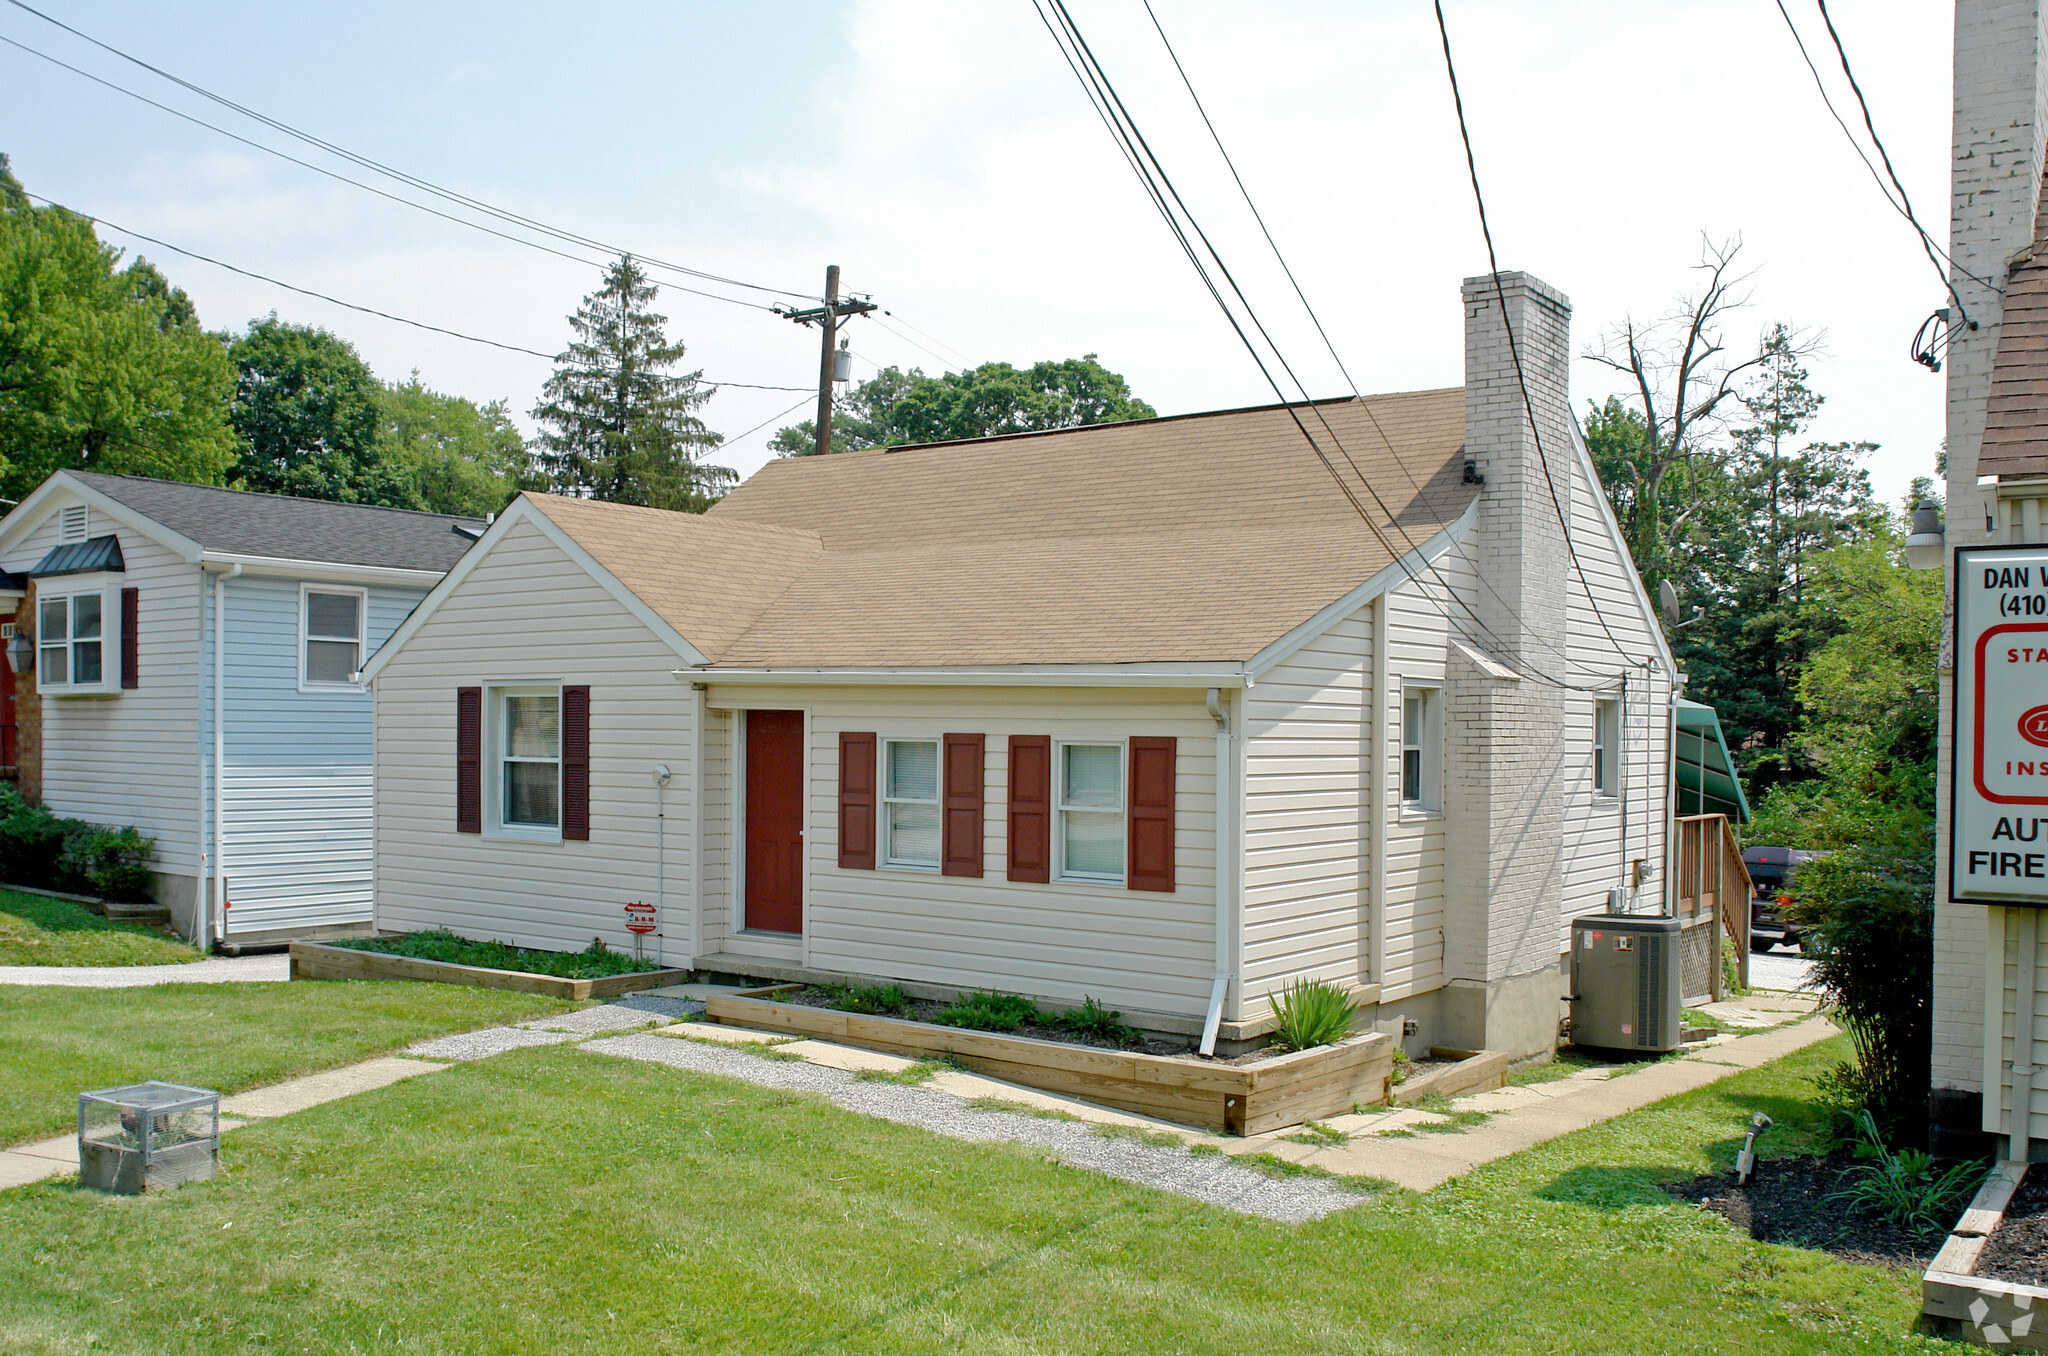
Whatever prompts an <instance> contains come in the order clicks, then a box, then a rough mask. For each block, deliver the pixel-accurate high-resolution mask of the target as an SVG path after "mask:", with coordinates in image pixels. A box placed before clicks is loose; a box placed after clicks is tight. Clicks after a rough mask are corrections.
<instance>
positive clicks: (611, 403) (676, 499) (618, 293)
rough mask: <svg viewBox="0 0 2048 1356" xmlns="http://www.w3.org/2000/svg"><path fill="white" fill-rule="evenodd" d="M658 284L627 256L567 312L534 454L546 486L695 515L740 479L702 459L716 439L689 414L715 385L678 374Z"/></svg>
mask: <svg viewBox="0 0 2048 1356" xmlns="http://www.w3.org/2000/svg"><path fill="white" fill-rule="evenodd" d="M656 291H657V289H656V288H655V286H654V284H653V283H651V282H649V281H648V280H647V275H646V274H645V273H644V272H642V271H641V269H640V266H639V265H638V264H637V263H635V262H634V261H633V259H632V256H630V255H621V256H620V257H619V261H618V262H617V263H615V264H613V265H612V266H611V268H610V269H608V270H607V271H606V273H605V279H604V286H602V287H600V288H599V289H598V290H597V291H595V292H592V293H591V294H590V295H589V296H587V297H585V298H584V299H583V304H582V306H580V307H578V308H577V311H576V314H575V315H573V316H571V317H569V325H570V328H571V329H572V330H573V331H574V332H575V338H574V339H572V340H571V341H570V344H569V347H568V349H567V350H566V351H564V352H563V353H562V354H561V355H560V356H559V357H557V358H556V359H555V372H554V375H553V376H551V377H549V378H548V382H547V385H546V386H544V387H542V388H541V401H540V404H538V405H536V406H535V407H534V409H533V418H534V421H535V422H536V423H538V424H539V425H540V427H541V432H540V434H539V436H538V437H536V438H535V439H534V440H533V452H534V458H535V460H536V462H537V463H538V464H539V467H540V470H541V472H542V474H543V475H545V476H546V477H547V481H548V484H549V486H550V488H552V489H554V490H556V491H557V492H559V493H562V494H572V495H578V496H581V497H584V498H590V499H606V500H610V501H612V502H614V503H620V504H644V505H648V506H650V507H653V508H665V509H680V510H682V511H684V512H688V513H702V512H703V511H704V510H705V509H707V508H710V507H711V505H712V504H714V503H716V502H717V501H718V499H719V497H720V496H721V495H723V494H724V493H725V492H726V491H727V490H728V489H730V488H731V487H732V485H733V483H734V481H736V480H737V479H738V477H737V476H735V475H734V474H733V472H732V471H730V470H728V469H726V468H725V467H723V466H712V465H709V464H707V463H706V462H705V461H704V457H705V456H706V455H708V454H709V453H710V451H711V450H712V449H713V448H716V447H717V446H719V444H720V443H721V442H722V441H723V439H721V438H720V436H719V435H718V434H716V433H713V432H712V431H711V430H710V429H708V428H706V427H705V426H704V421H703V420H701V419H699V418H698V417H697V416H696V414H695V411H696V410H697V408H698V407H699V406H701V405H703V404H704V402H705V401H707V400H709V399H710V398H711V395H712V392H713V390H714V389H715V388H712V387H707V386H704V385H703V384H702V383H701V378H702V376H703V373H702V372H701V371H698V372H687V373H675V372H673V371H672V370H671V369H673V368H674V367H675V366H676V364H677V363H678V362H680V361H681V360H682V357H683V346H682V345H681V344H671V343H670V342H669V341H668V336H667V334H666V333H664V332H663V329H662V326H663V325H664V324H666V323H667V320H668V317H666V316H662V315H656V314H655V313H654V312H653V311H652V310H650V309H649V307H650V306H651V305H652V303H653V301H654V297H655V293H656Z"/></svg>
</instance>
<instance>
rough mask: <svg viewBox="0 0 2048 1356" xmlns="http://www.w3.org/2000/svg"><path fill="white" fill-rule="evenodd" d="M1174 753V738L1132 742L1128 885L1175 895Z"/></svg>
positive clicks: (1148, 738)
mask: <svg viewBox="0 0 2048 1356" xmlns="http://www.w3.org/2000/svg"><path fill="white" fill-rule="evenodd" d="M1173 753H1174V742H1173V741H1172V740H1171V739H1158V738H1151V737H1138V736H1134V737H1133V738H1132V739H1131V775H1130V788H1129V796H1128V798H1127V800H1126V801H1125V804H1126V805H1127V806H1128V807H1129V808H1128V809H1127V810H1126V812H1125V813H1126V816H1127V819H1128V822H1127V824H1126V826H1125V828H1126V837H1125V852H1126V853H1127V854H1128V855H1129V858H1130V863H1129V869H1128V870H1127V871H1126V872H1125V875H1124V884H1125V885H1126V886H1127V887H1129V888H1130V889H1133V890H1158V891H1161V892H1162V893H1166V894H1171V893H1173Z"/></svg>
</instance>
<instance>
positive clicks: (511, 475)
mask: <svg viewBox="0 0 2048 1356" xmlns="http://www.w3.org/2000/svg"><path fill="white" fill-rule="evenodd" d="M377 420H378V429H377V436H378V438H379V440H380V441H381V442H382V444H383V448H384V457H385V460H386V461H387V462H389V463H390V465H391V467H392V468H393V470H394V471H395V472H396V473H397V474H399V475H401V476H402V477H404V479H405V480H406V482H407V483H408V485H409V486H410V488H411V493H412V498H413V500H414V502H415V504H416V505H417V506H418V507H420V508H424V509H429V510H431V511H433V512H435V513H460V514H465V515H467V516H469V517H472V518H481V517H483V516H484V515H485V514H488V513H495V512H497V511H498V510H500V509H502V508H504V507H505V505H506V503H507V502H509V501H510V500H511V498H512V496H513V495H515V494H517V493H518V492H519V491H520V490H521V489H522V488H525V487H527V486H529V485H535V486H537V485H538V477H537V476H536V475H535V473H534V469H533V458H532V456H531V455H530V454H529V453H528V452H527V450H526V440H525V439H524V438H523V437H521V436H520V433H519V430H518V429H517V428H516V427H514V425H513V423H512V419H511V415H510V412H509V411H507V410H506V408H505V402H504V401H502V400H494V401H492V402H491V403H490V404H488V405H481V406H479V405H477V404H476V403H475V402H473V401H469V400H464V399H463V398H462V397H460V396H452V395H444V394H442V393H441V392H439V391H433V390H429V389H428V388H427V387H426V385H425V384H424V383H423V382H421V380H420V375H419V373H418V372H414V373H413V374H412V379H411V380H410V381H408V382H406V383H405V384H403V385H391V386H385V387H383V388H382V389H381V390H380V391H379V392H378V395H377Z"/></svg>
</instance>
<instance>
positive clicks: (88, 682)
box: [36, 587, 107, 690]
mask: <svg viewBox="0 0 2048 1356" xmlns="http://www.w3.org/2000/svg"><path fill="white" fill-rule="evenodd" d="M106 622H107V618H106V593H105V591H104V590H103V589H101V588H97V587H95V588H93V589H90V590H85V591H80V592H76V593H55V592H49V591H42V592H40V593H39V596H38V597H37V599H36V646H37V649H38V650H39V651H40V653H39V654H38V655H37V657H36V670H37V673H38V674H39V675H40V676H39V677H38V679H37V684H38V686H39V687H42V688H45V689H48V688H69V689H74V690H75V689H79V688H100V687H104V686H105V685H106V681H107V678H106V673H107V669H106V661H107V652H106V647H107V634H106V633H107V624H106Z"/></svg>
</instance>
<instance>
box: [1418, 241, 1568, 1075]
mask: <svg viewBox="0 0 2048 1356" xmlns="http://www.w3.org/2000/svg"><path fill="white" fill-rule="evenodd" d="M1464 298H1465V456H1466V459H1467V460H1469V461H1471V462H1472V463H1473V469H1474V471H1475V472H1476V473H1477V474H1478V475H1480V476H1483V477H1484V478H1485V484H1484V485H1483V486H1482V487H1481V489H1480V491H1479V517H1478V521H1477V522H1476V523H1475V524H1474V527H1473V530H1472V533H1471V535H1470V536H1468V537H1467V539H1466V553H1467V554H1468V555H1469V556H1470V557H1471V559H1472V562H1473V565H1474V567H1475V568H1476V569H1477V571H1478V572H1479V574H1480V575H1481V577H1482V578H1483V579H1484V580H1485V581H1486V585H1488V586H1490V587H1486V586H1482V587H1481V588H1479V589H1477V590H1476V591H1475V592H1474V593H1473V594H1471V595H1470V596H1469V601H1470V602H1471V604H1472V610H1473V612H1476V613H1477V615H1478V618H1479V620H1478V622H1477V623H1476V624H1475V623H1474V622H1473V621H1472V620H1471V617H1470V616H1469V615H1467V614H1465V613H1464V612H1463V610H1462V609H1454V615H1453V619H1452V621H1453V627H1454V634H1456V633H1457V632H1462V633H1463V640H1464V642H1465V643H1464V645H1462V646H1461V645H1459V644H1456V643H1454V644H1453V645H1452V647H1451V651H1452V652H1451V656H1450V660H1449V664H1448V666H1447V668H1446V671H1445V672H1446V677H1447V680H1448V681H1447V683H1446V686H1445V693H1444V701H1445V707H1444V717H1445V731H1444V732H1445V736H1446V746H1445V759H1444V762H1445V769H1444V770H1445V776H1444V814H1445V819H1446V823H1445V830H1446V834H1447V840H1446V852H1445V858H1446V866H1445V871H1446V887H1447V891H1446V893H1447V898H1446V900H1445V917H1444V963H1445V970H1446V980H1447V983H1446V986H1445V990H1444V1007H1443V1019H1444V1034H1445V1044H1448V1045H1451V1046H1455V1047H1459V1048H1463V1049H1470V1050H1478V1049H1490V1050H1507V1051H1508V1052H1509V1054H1510V1055H1511V1056H1513V1057H1515V1058H1524V1057H1527V1056H1530V1055H1535V1054H1541V1053H1546V1052H1548V1051H1549V1050H1551V1049H1553V1048H1555V1044H1556V1035H1557V1022H1558V1018H1559V1017H1560V1016H1561V1015H1562V1006H1561V1002H1560V1000H1561V996H1562V994H1563V979H1562V976H1561V970H1560V966H1559V952H1560V948H1559V945H1558V933H1557V918H1558V915H1559V909H1560V903H1561V901H1562V899H1563V897H1564V887H1565V881H1564V811H1565V795H1566V792H1565V786H1564V776H1565V752H1566V751H1565V710H1564V692H1563V690H1562V688H1560V687H1559V685H1558V683H1557V681H1556V680H1557V679H1558V678H1561V677H1562V676H1564V673H1565V660H1564V651H1565V602H1566V583H1567V579H1568V575H1569V571H1570V569H1571V563H1570V557H1569V555H1568V554H1567V552H1566V548H1565V535H1564V525H1563V522H1562V521H1561V515H1560V511H1559V507H1560V506H1561V505H1562V506H1565V507H1567V508H1568V507H1569V505H1570V503H1571V457H1572V442H1571V437H1572V435H1571V422H1570V421H1571V405H1570V393H1569V390H1568V387H1567V375H1568V370H1569V367H1570V358H1571V354H1570V340H1571V303H1570V302H1569V301H1567V300H1566V299H1565V297H1564V294H1563V293H1561V292H1559V291H1558V290H1557V289H1555V288H1553V287H1551V286H1549V285H1548V284H1547V283H1544V282H1542V281H1540V280H1538V279H1536V278H1533V277H1531V276H1529V275H1528V274H1526V273H1504V274H1502V275H1500V278H1499V280H1498V282H1497V283H1496V280H1495V279H1494V277H1493V275H1491V274H1487V275H1485V276H1482V277H1477V278H1467V279H1466V280H1465V285H1464ZM1510 332H1512V334H1513V349H1512V350H1511V349H1510V347H1509V335H1510ZM1518 359H1519V365H1520V371H1519V374H1518V372H1517V360H1518ZM1525 391H1526V399H1525V395H1524V393H1525ZM1532 412H1533V421H1532V418H1531V415H1532Z"/></svg>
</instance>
